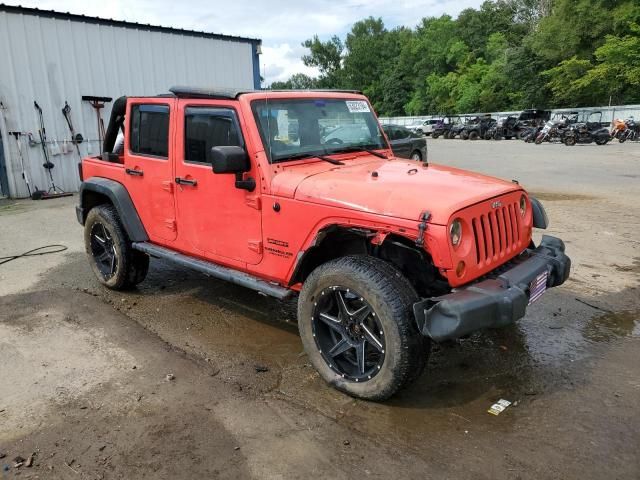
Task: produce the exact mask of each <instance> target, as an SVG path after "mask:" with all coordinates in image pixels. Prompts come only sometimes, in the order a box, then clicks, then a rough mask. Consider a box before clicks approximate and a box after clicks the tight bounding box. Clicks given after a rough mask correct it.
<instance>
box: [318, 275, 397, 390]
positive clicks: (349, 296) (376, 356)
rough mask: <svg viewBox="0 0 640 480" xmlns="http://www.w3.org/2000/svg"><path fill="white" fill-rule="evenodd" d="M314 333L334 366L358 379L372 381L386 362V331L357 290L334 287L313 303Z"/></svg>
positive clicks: (341, 372) (341, 373) (351, 377)
mask: <svg viewBox="0 0 640 480" xmlns="http://www.w3.org/2000/svg"><path fill="white" fill-rule="evenodd" d="M312 321H313V323H312V328H313V336H314V338H315V341H316V345H317V347H318V351H319V352H320V354H321V355H322V356H323V357H324V359H325V361H326V362H327V364H328V365H329V367H330V368H331V369H333V370H334V371H335V372H336V373H338V374H339V375H341V376H342V377H343V378H345V379H349V380H352V381H355V382H358V381H362V380H370V379H371V378H372V377H374V376H375V375H376V374H377V373H378V371H379V370H380V368H381V367H382V364H383V363H384V352H385V339H384V330H383V328H382V324H381V323H380V321H379V319H378V318H377V317H376V313H375V312H374V311H373V308H371V305H369V303H367V301H366V300H364V298H363V297H361V296H360V295H359V294H358V293H357V292H355V291H353V290H349V289H348V288H345V287H341V286H331V287H329V288H326V289H324V290H323V291H321V292H320V295H319V297H318V299H317V302H315V303H314V308H313V319H312Z"/></svg>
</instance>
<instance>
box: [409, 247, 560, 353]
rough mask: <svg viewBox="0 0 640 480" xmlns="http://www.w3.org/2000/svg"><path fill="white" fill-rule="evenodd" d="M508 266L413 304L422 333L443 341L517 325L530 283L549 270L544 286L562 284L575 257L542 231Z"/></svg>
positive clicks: (523, 312) (526, 302)
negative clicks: (538, 239) (535, 243)
mask: <svg viewBox="0 0 640 480" xmlns="http://www.w3.org/2000/svg"><path fill="white" fill-rule="evenodd" d="M507 265H508V266H507V268H506V269H505V268H504V266H503V267H500V268H499V269H498V270H497V271H494V272H492V274H489V275H487V277H489V278H487V279H486V280H482V281H480V282H477V283H474V284H472V285H469V286H467V287H462V288H459V289H456V290H455V291H454V292H452V293H449V294H447V295H443V296H440V297H433V298H426V299H423V300H421V301H419V302H417V303H415V304H414V305H413V312H414V315H415V318H416V323H417V325H418V329H419V330H420V332H421V333H422V334H423V335H425V336H427V337H431V338H432V339H434V340H436V341H441V340H448V339H453V338H459V337H462V336H464V335H467V334H469V333H471V332H474V331H476V330H480V329H482V328H493V327H502V326H504V325H508V324H510V323H513V322H515V321H516V320H518V319H520V318H522V317H524V314H525V312H526V309H527V305H528V304H529V285H530V284H531V282H532V281H533V280H535V279H536V277H538V275H540V274H541V273H543V272H544V271H545V270H546V271H547V285H546V288H552V287H557V286H558V285H561V284H563V283H564V281H565V280H566V279H567V278H569V271H570V269H571V259H570V258H569V257H567V256H566V255H565V254H564V243H563V242H562V240H560V239H559V238H555V237H551V236H548V235H544V236H543V237H542V241H541V242H540V245H539V246H538V247H537V248H532V249H527V250H525V251H524V252H523V253H522V254H521V255H520V256H519V257H517V258H516V259H514V260H512V261H510V262H509V263H508V264H507Z"/></svg>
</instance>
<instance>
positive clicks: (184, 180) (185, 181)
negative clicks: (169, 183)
mask: <svg viewBox="0 0 640 480" xmlns="http://www.w3.org/2000/svg"><path fill="white" fill-rule="evenodd" d="M176 183H177V184H178V185H189V186H191V187H195V186H196V185H197V184H198V181H197V180H195V179H194V180H189V179H187V178H180V177H176Z"/></svg>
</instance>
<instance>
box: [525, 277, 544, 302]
mask: <svg viewBox="0 0 640 480" xmlns="http://www.w3.org/2000/svg"><path fill="white" fill-rule="evenodd" d="M546 289H547V271H546V270H545V271H544V272H542V273H541V274H540V275H538V276H537V277H536V278H534V279H533V281H532V282H531V285H529V305H531V304H532V303H533V302H535V301H536V300H538V299H539V298H540V297H541V296H542V294H543V293H544V291H545V290H546Z"/></svg>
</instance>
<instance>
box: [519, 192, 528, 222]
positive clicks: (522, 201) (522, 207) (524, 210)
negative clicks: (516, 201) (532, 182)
mask: <svg viewBox="0 0 640 480" xmlns="http://www.w3.org/2000/svg"><path fill="white" fill-rule="evenodd" d="M525 213H527V198H526V197H525V196H524V195H522V196H521V197H520V215H522V216H523V217H524V214H525Z"/></svg>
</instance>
